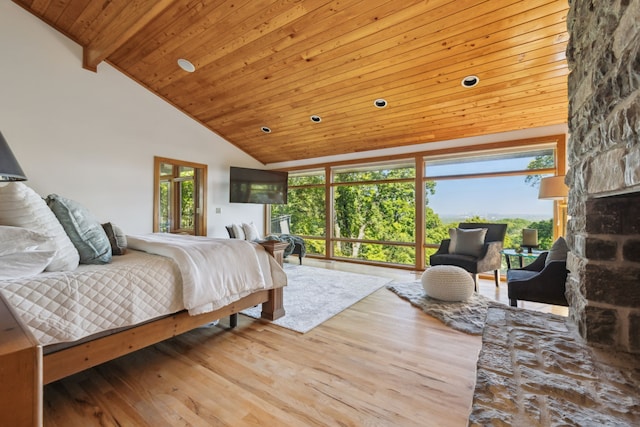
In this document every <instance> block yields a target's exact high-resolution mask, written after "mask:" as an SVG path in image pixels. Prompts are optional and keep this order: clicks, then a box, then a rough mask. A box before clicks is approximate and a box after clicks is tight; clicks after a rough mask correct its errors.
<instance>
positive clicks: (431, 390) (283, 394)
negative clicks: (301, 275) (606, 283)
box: [44, 259, 551, 427]
mask: <svg viewBox="0 0 640 427" xmlns="http://www.w3.org/2000/svg"><path fill="white" fill-rule="evenodd" d="M305 263H306V264H310V265H316V266H320V267H327V268H332V269H342V270H345V271H354V272H360V273H367V274H377V275H381V276H384V277H389V278H395V279H397V280H400V281H411V280H415V278H416V277H419V273H413V272H407V271H398V270H393V269H381V268H373V267H366V266H358V265H349V264H344V263H326V262H322V261H314V260H311V259H309V260H305ZM480 293H482V294H484V295H485V296H489V297H491V298H494V299H497V300H499V301H502V302H506V301H507V297H506V285H501V286H500V287H499V288H496V287H495V285H494V284H493V282H492V281H489V280H481V281H480ZM528 308H534V307H528ZM536 308H538V309H540V310H551V308H549V307H546V306H538V307H536ZM227 325H228V323H227V321H226V320H222V321H221V322H220V324H218V325H217V326H214V327H203V328H198V329H196V330H194V331H191V332H188V333H186V334H183V335H180V336H178V337H175V338H173V339H170V340H167V341H164V342H162V343H160V344H157V345H154V346H151V347H148V348H145V349H142V350H139V351H137V352H135V353H132V354H130V355H127V356H124V357H120V358H118V359H116V360H113V361H111V362H108V363H105V364H102V365H100V366H97V367H95V368H92V369H89V370H87V371H84V372H81V373H78V374H76V375H73V376H70V377H68V378H65V379H62V380H60V381H57V382H54V383H52V384H49V385H48V386H46V387H45V390H44V399H45V407H44V424H45V426H52V427H53V426H83V427H84V426H112V425H113V426H116V425H119V426H147V425H148V426H233V427H238V426H296V427H297V426H354V427H355V426H464V425H466V424H467V417H468V414H469V411H470V406H471V400H472V395H473V388H474V384H475V366H476V361H477V357H478V352H479V350H480V346H481V339H480V337H478V336H471V335H467V334H464V333H461V332H457V331H455V330H453V329H451V328H449V327H447V326H445V325H443V324H442V323H440V322H439V321H437V320H436V319H434V318H432V317H430V316H427V315H426V314H425V313H423V312H422V311H421V310H418V309H416V308H415V307H413V306H411V305H410V304H409V303H408V302H407V301H405V300H403V299H401V298H398V297H397V296H396V295H395V294H393V293H392V292H390V291H388V290H387V289H384V288H382V289H380V290H378V291H376V292H374V293H373V294H371V295H370V296H368V297H367V298H365V299H363V300H362V301H360V302H358V303H357V304H355V305H353V306H352V307H350V308H348V309H347V310H345V311H343V312H341V313H339V314H338V315H336V316H335V317H333V318H331V319H329V320H328V321H326V322H324V323H323V324H321V325H320V326H318V327H316V328H314V329H313V330H311V331H310V332H308V333H306V334H299V333H297V332H294V331H291V330H288V329H284V328H280V327H278V326H276V325H273V324H270V323H268V322H264V321H261V320H254V319H251V318H248V317H246V316H239V322H238V326H237V328H235V329H233V330H229V329H227Z"/></svg>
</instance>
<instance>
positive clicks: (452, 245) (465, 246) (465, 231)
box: [449, 228, 488, 257]
mask: <svg viewBox="0 0 640 427" xmlns="http://www.w3.org/2000/svg"><path fill="white" fill-rule="evenodd" d="M487 231H488V229H487V228H450V229H449V236H450V237H451V241H450V242H449V253H450V254H456V255H470V256H474V257H478V256H480V254H481V253H482V249H483V248H484V238H485V236H486V235H487Z"/></svg>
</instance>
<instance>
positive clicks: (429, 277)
mask: <svg viewBox="0 0 640 427" xmlns="http://www.w3.org/2000/svg"><path fill="white" fill-rule="evenodd" d="M421 280H422V287H423V288H424V291H425V293H426V294H427V295H428V296H430V297H431V298H435V299H439V300H442V301H465V300H467V299H468V298H469V297H470V296H471V295H472V294H473V289H474V284H473V278H472V277H471V274H469V273H468V272H467V271H466V270H464V269H463V268H460V267H456V266H454V265H435V266H433V267H429V268H428V269H427V270H426V271H425V272H424V273H423V274H422V278H421Z"/></svg>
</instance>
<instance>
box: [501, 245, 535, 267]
mask: <svg viewBox="0 0 640 427" xmlns="http://www.w3.org/2000/svg"><path fill="white" fill-rule="evenodd" d="M542 252H544V251H533V252H532V253H529V252H527V251H526V250H525V251H523V252H520V253H518V252H516V250H515V249H503V250H502V251H500V253H501V254H503V255H504V258H505V259H506V260H507V269H510V268H511V257H518V259H519V261H520V268H522V267H524V260H525V259H529V260H532V261H533V260H534V259H536V258H538V256H539V255H540V254H541V253H542Z"/></svg>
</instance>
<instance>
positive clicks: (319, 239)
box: [270, 170, 326, 255]
mask: <svg viewBox="0 0 640 427" xmlns="http://www.w3.org/2000/svg"><path fill="white" fill-rule="evenodd" d="M288 186H289V191H288V203H287V204H286V205H271V206H270V216H271V221H270V224H271V233H276V234H295V235H298V236H301V237H303V238H304V239H305V243H306V248H307V254H316V255H325V253H326V244H325V236H326V214H325V212H326V206H325V194H326V189H325V171H324V170H312V171H305V172H303V173H296V172H289V180H288Z"/></svg>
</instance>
